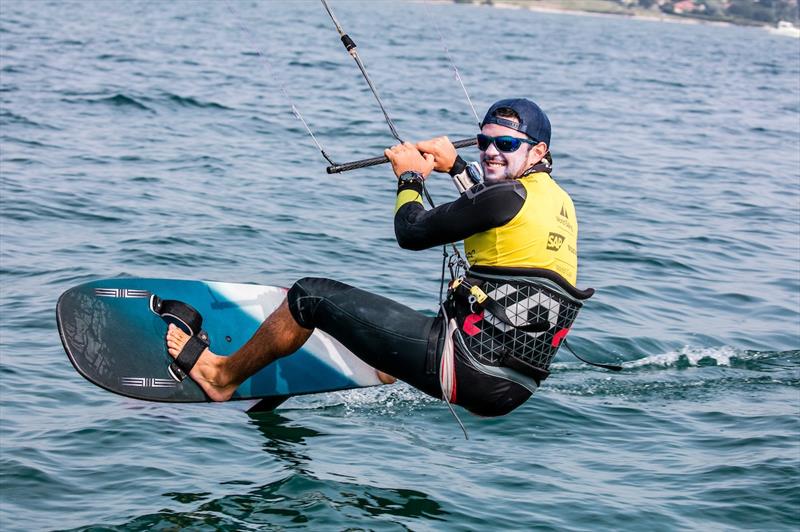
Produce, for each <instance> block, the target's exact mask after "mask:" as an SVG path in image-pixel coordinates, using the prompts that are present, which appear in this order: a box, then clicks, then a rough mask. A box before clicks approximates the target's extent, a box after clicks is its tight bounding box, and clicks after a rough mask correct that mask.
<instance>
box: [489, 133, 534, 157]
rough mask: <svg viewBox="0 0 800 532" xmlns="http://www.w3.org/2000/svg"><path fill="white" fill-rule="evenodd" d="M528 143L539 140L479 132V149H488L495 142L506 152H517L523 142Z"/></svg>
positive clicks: (496, 145) (500, 149) (497, 146)
mask: <svg viewBox="0 0 800 532" xmlns="http://www.w3.org/2000/svg"><path fill="white" fill-rule="evenodd" d="M523 142H524V143H526V144H539V142H537V141H535V140H530V139H521V138H517V137H510V136H508V135H503V136H501V137H490V136H489V135H484V134H483V133H479V134H478V149H479V150H481V151H486V150H487V149H488V148H489V146H491V145H492V143H494V145H495V147H496V148H497V149H498V150H499V151H502V152H504V153H511V152H515V151H517V150H518V149H519V147H520V146H522V143H523Z"/></svg>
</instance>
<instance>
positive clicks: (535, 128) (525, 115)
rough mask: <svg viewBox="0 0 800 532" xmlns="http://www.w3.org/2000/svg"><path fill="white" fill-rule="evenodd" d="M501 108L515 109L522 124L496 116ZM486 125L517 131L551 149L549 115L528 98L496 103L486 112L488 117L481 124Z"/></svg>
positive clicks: (510, 99)
mask: <svg viewBox="0 0 800 532" xmlns="http://www.w3.org/2000/svg"><path fill="white" fill-rule="evenodd" d="M501 107H507V108H509V109H513V110H514V112H516V113H517V114H518V115H519V118H520V123H519V124H517V123H516V122H515V121H514V120H509V119H508V118H502V117H498V116H494V114H495V112H496V111H497V110H498V109H500V108H501ZM486 124H498V125H500V126H505V127H509V128H511V129H515V130H517V131H520V132H522V133H525V134H526V135H528V136H529V137H530V138H532V139H533V140H535V141H538V142H544V143H545V144H547V147H548V148H549V147H550V119H548V118H547V115H546V114H544V111H542V109H541V108H540V107H539V106H538V105H536V104H535V103H533V102H532V101H530V100H528V99H527V98H509V99H507V100H500V101H499V102H497V103H495V104H494V105H492V106H491V107H490V108H489V110H488V111H487V112H486V116H485V117H484V118H483V122H481V127H483V126H485V125H486Z"/></svg>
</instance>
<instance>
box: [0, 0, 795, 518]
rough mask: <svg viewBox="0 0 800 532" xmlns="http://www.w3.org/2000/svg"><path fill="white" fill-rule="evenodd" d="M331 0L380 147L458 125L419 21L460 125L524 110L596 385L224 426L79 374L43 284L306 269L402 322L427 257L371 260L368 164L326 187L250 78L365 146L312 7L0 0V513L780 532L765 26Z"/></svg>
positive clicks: (784, 220) (784, 371)
mask: <svg viewBox="0 0 800 532" xmlns="http://www.w3.org/2000/svg"><path fill="white" fill-rule="evenodd" d="M333 6H334V9H336V10H337V15H338V17H339V19H340V21H341V23H342V24H343V25H344V27H345V29H346V30H348V31H349V32H350V33H351V35H352V36H353V37H354V39H355V40H356V42H357V43H358V45H359V49H360V50H361V55H362V58H363V59H364V62H365V64H366V65H367V68H368V69H369V71H370V73H371V75H372V77H373V78H374V81H375V84H376V85H377V87H378V89H379V91H380V93H381V95H382V97H383V98H384V100H385V101H386V105H387V107H388V110H389V112H390V114H391V116H392V117H393V118H394V119H395V122H396V124H397V127H398V129H399V130H400V132H401V134H402V135H403V136H405V137H407V138H409V139H421V138H424V137H429V136H433V135H440V134H447V135H449V136H450V137H451V138H462V137H466V136H469V135H472V134H474V133H475V125H474V117H472V113H471V111H470V110H469V107H468V105H467V103H466V99H465V98H464V97H463V95H462V94H461V92H460V87H459V86H458V84H457V83H456V81H455V80H454V79H453V74H452V71H451V70H449V68H450V67H449V64H448V62H447V59H446V57H445V54H444V51H443V49H442V46H441V43H440V42H439V37H438V35H437V33H436V29H435V27H433V26H432V25H431V24H430V20H431V19H435V20H436V21H438V23H439V25H441V26H442V27H443V28H444V32H445V33H446V37H447V40H448V46H449V48H450V49H451V52H452V53H453V56H454V58H455V60H456V62H457V63H458V65H459V67H460V70H461V74H462V76H463V78H464V79H465V82H466V84H467V87H468V88H469V89H470V91H471V94H472V97H473V99H474V100H475V102H476V105H477V106H478V107H479V108H480V111H479V112H482V111H483V110H484V109H485V108H486V107H487V106H488V105H489V104H491V103H492V102H493V101H494V100H496V99H500V98H503V97H509V96H515V95H527V96H530V97H533V98H534V99H536V100H537V101H538V102H539V103H540V104H541V105H542V106H543V107H544V108H545V109H546V110H547V111H548V113H549V114H550V117H551V120H552V122H553V124H554V133H553V151H554V154H555V160H556V172H555V176H556V177H557V179H558V181H559V182H560V183H561V184H562V186H564V187H565V188H566V189H567V190H568V191H569V192H570V193H571V194H572V196H573V198H574V199H575V202H576V206H577V210H578V214H579V217H580V219H581V233H580V242H579V245H580V253H581V264H580V271H579V284H580V285H581V286H582V287H585V286H593V287H595V288H596V289H597V290H598V294H597V295H596V296H595V297H594V298H593V299H592V300H591V301H590V302H589V303H588V304H587V307H586V309H585V310H584V311H583V313H582V315H581V317H580V318H579V321H578V324H577V326H576V328H575V330H574V332H573V339H572V343H573V345H574V347H575V348H576V349H578V350H579V352H583V353H584V354H586V355H588V356H591V357H592V358H594V359H597V360H601V361H607V362H611V361H615V362H622V363H624V365H625V367H626V371H625V372H624V373H622V374H619V375H611V374H608V373H606V372H603V371H601V370H596V369H594V368H591V367H587V366H584V365H581V364H579V363H577V362H576V361H575V360H574V359H572V358H571V357H569V356H568V355H567V354H566V353H563V354H561V355H559V358H558V360H557V363H556V365H555V370H554V373H553V375H552V377H551V378H550V379H549V380H548V381H547V382H546V383H545V386H544V387H543V388H542V389H541V390H540V392H538V393H537V394H536V396H535V398H534V399H532V400H531V401H529V402H528V403H527V404H525V405H524V406H523V407H521V408H520V409H518V410H517V411H515V412H514V413H512V414H511V415H509V416H506V417H504V418H501V419H480V418H476V417H473V416H470V415H469V414H466V413H465V412H463V411H462V417H463V418H464V420H465V423H466V425H467V428H468V430H469V432H470V435H471V439H470V440H469V441H465V440H464V439H463V437H462V435H461V432H460V430H459V429H458V427H457V425H456V424H455V423H454V421H453V420H452V418H451V417H450V414H449V413H448V411H447V409H446V408H445V407H444V405H443V404H441V403H438V402H436V401H433V400H430V399H427V398H426V397H425V396H423V395H422V394H420V393H418V392H416V391H415V390H413V389H411V388H409V387H407V386H404V385H396V386H393V387H384V388H381V389H366V390H357V391H351V392H346V393H335V394H330V395H324V396H313V397H306V398H302V399H292V400H290V401H289V402H287V403H285V405H284V406H283V407H282V408H280V409H279V410H278V411H276V412H275V413H272V414H257V415H248V414H245V413H242V412H241V411H239V410H237V409H236V408H232V407H231V406H229V405H194V406H173V405H163V404H150V403H144V402H136V401H133V400H129V399H125V398H121V397H118V396H115V395H112V394H109V393H107V392H104V391H103V390H101V389H99V388H96V387H94V386H92V385H91V384H89V383H88V382H86V381H85V380H83V379H82V378H81V377H80V376H79V375H78V374H77V373H76V372H75V371H74V370H73V369H72V367H71V366H70V364H69V362H68V361H67V358H66V356H65V355H64V353H63V351H62V348H61V345H60V342H59V339H58V334H57V331H56V326H55V321H54V312H53V310H54V306H55V302H56V299H57V298H58V296H59V294H60V293H61V292H63V291H64V290H66V289H67V288H68V287H70V286H73V285H75V284H78V283H81V282H85V281H88V280H91V279H97V278H104V277H113V276H142V277H144V276H147V277H173V278H188V279H206V280H221V281H231V282H257V283H262V284H277V285H289V284H291V282H292V281H293V280H295V279H297V278H299V277H301V276H304V275H325V276H329V277H333V278H336V279H340V280H343V281H345V282H349V283H352V284H356V285H358V286H361V287H363V288H366V289H370V290H373V291H376V292H379V293H382V294H385V295H388V296H390V297H393V298H395V299H397V300H399V301H402V302H404V303H406V304H409V305H411V306H412V307H414V308H418V309H420V310H424V311H431V312H432V311H433V310H434V309H435V302H436V293H437V291H438V274H439V259H440V250H438V249H433V250H429V251H425V252H417V253H413V252H408V251H403V250H400V249H398V248H397V246H396V244H395V243H394V240H393V230H392V221H391V214H392V209H393V196H394V191H393V185H392V180H391V179H390V174H389V171H388V169H387V168H385V167H379V168H372V169H368V170H361V171H358V172H354V173H351V174H345V175H341V176H336V177H331V176H328V175H326V174H325V170H324V168H325V161H324V160H323V159H322V157H321V156H320V155H319V153H318V152H317V150H316V148H315V147H314V146H313V144H312V142H311V141H310V139H309V138H308V136H307V134H306V133H305V131H304V130H303V128H302V126H301V125H300V124H299V123H298V121H297V120H296V119H295V118H294V117H293V116H292V114H291V112H290V109H289V105H288V104H287V101H286V99H285V97H284V96H283V95H282V94H281V89H280V85H279V83H278V81H277V80H279V81H280V83H282V84H285V86H286V87H287V90H288V92H289V93H290V95H291V98H292V100H293V101H294V103H295V104H296V105H297V107H298V108H299V109H300V110H301V112H302V113H303V114H304V116H305V118H306V120H307V121H308V122H309V123H310V125H311V127H312V128H313V129H314V131H315V133H316V134H317V135H318V137H319V139H320V140H321V142H322V143H323V145H324V146H325V149H326V150H327V151H328V152H329V153H330V154H331V156H332V157H333V158H334V159H336V160H337V162H344V161H346V160H352V159H357V158H362V157H370V156H374V155H377V154H379V153H380V152H381V150H382V149H383V147H385V146H386V145H388V144H389V143H391V138H390V136H389V134H388V128H386V125H385V124H384V123H383V122H382V120H381V117H380V112H379V110H378V108H377V106H376V105H375V103H374V102H373V101H372V99H371V98H372V97H371V95H370V94H369V93H368V90H367V88H366V86H365V84H364V83H363V80H361V79H360V74H359V73H358V71H357V69H356V67H355V65H354V64H353V62H352V60H351V59H350V58H349V57H347V55H346V54H345V53H344V51H343V49H342V48H341V45H340V44H339V42H338V36H337V35H336V33H335V31H334V29H333V27H332V25H331V23H330V20H329V19H327V15H326V13H325V12H324V10H323V9H322V7H321V6H320V5H319V4H318V3H317V2H250V1H237V2H235V3H234V4H233V12H232V11H231V10H229V9H228V7H227V6H226V4H225V3H223V2H186V1H178V2H172V3H161V2H154V1H132V2H124V3H123V2H32V1H26V2H22V1H5V2H3V3H2V5H0V14H1V15H2V16H1V17H0V50H2V65H1V66H0V91H1V92H0V102H2V108H1V110H0V124H1V125H2V129H1V131H0V133H1V134H2V145H1V148H2V149H1V150H0V165H1V166H2V168H1V169H2V188H1V189H0V194H1V200H2V202H1V204H0V219H1V220H2V226H1V227H0V229H2V240H1V241H0V244H1V245H0V248H2V249H1V251H2V256H1V258H2V264H1V266H2V290H0V351H1V352H2V379H0V419H1V420H2V423H0V451H1V453H0V472H2V484H1V485H0V527H2V528H3V529H4V530H51V529H80V530H83V529H93V530H150V529H158V530H174V529H179V528H189V529H193V530H213V529H227V530H235V529H237V530H238V529H243V530H248V529H267V530H284V529H292V528H300V529H306V528H307V529H313V530H343V529H356V530H361V529H370V530H403V529H412V530H451V529H452V530H465V529H471V530H488V529H494V530H503V529H513V530H531V529H538V530H587V529H615V530H642V529H645V528H647V529H649V530H675V529H696V530H697V529H702V530H729V529H734V528H736V529H738V528H744V529H760V530H795V529H796V528H797V527H798V526H799V525H800V518H799V517H798V513H800V489H798V484H799V481H800V421H799V420H800V236H799V235H800V86H799V85H800V64H798V63H799V62H800V48H799V46H798V44H799V43H798V41H796V40H793V39H787V38H781V37H776V36H772V35H770V34H768V33H766V32H763V31H762V30H759V29H753V28H738V27H712V26H699V25H677V24H666V23H659V22H652V21H642V20H627V19H621V18H608V17H596V16H575V15H560V14H544V13H533V12H527V11H511V10H503V9H495V8H488V7H474V6H456V5H449V4H448V5H442V4H438V5H431V6H428V7H427V8H425V7H424V6H422V5H420V4H409V3H399V2H397V3H395V2H392V3H388V2H385V3H380V4H378V3H368V2H363V3H362V2H350V1H348V2H345V1H338V2H335V3H334V4H333ZM242 21H244V22H245V24H246V25H247V26H248V27H249V28H250V31H252V34H249V33H248V31H247V30H244V29H242V28H241V26H240V24H241V23H242ZM257 50H261V52H262V53H263V54H264V55H265V56H266V58H268V60H269V62H270V63H271V65H272V69H273V70H272V73H271V72H270V70H269V68H268V66H267V65H266V64H265V61H264V60H263V59H262V58H260V57H259V55H258V53H257ZM466 154H467V155H469V156H472V157H474V156H475V152H474V151H473V152H470V151H469V150H467V151H466ZM431 188H432V193H433V195H434V197H435V198H436V199H437V200H439V201H445V200H446V199H448V198H452V197H453V194H454V191H453V190H452V186H451V185H450V184H449V183H448V180H447V179H443V178H441V177H438V178H436V179H433V180H432V184H431Z"/></svg>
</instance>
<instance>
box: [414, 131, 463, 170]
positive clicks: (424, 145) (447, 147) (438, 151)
mask: <svg viewBox="0 0 800 532" xmlns="http://www.w3.org/2000/svg"><path fill="white" fill-rule="evenodd" d="M417 149H418V150H419V151H420V152H422V153H423V154H426V155H433V160H434V165H433V169H434V170H436V171H437V172H449V171H450V169H451V168H452V167H453V164H454V163H455V162H456V156H457V154H456V148H455V146H453V143H452V142H450V139H448V138H447V137H436V138H435V139H430V140H423V141H422V142H418V143H417Z"/></svg>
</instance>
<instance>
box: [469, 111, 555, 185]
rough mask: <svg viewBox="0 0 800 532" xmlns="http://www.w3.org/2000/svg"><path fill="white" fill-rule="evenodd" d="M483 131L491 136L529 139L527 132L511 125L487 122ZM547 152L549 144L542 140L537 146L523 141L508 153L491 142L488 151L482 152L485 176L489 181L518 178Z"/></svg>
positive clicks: (481, 158) (481, 159)
mask: <svg viewBox="0 0 800 532" xmlns="http://www.w3.org/2000/svg"><path fill="white" fill-rule="evenodd" d="M481 133H483V134H484V135H489V136H490V137H502V136H504V135H505V136H511V137H517V138H521V139H527V138H528V136H527V135H526V134H525V133H522V132H520V131H517V130H515V129H511V128H510V127H505V126H501V125H499V124H486V125H485V126H483V127H482V128H481ZM545 153H547V145H546V144H545V143H543V142H540V143H539V144H537V145H536V146H533V145H532V144H528V143H526V142H523V143H522V146H520V147H519V149H518V150H517V151H514V152H510V153H506V152H502V151H499V150H498V149H497V146H495V145H494V143H492V144H490V145H489V147H488V148H486V151H482V152H481V157H480V161H481V166H483V177H484V179H486V180H488V181H498V180H501V179H516V178H517V177H519V176H521V175H522V173H523V172H524V171H525V170H527V169H528V168H530V167H531V166H533V165H534V164H536V163H538V162H539V161H540V160H541V159H542V157H544V155H545Z"/></svg>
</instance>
